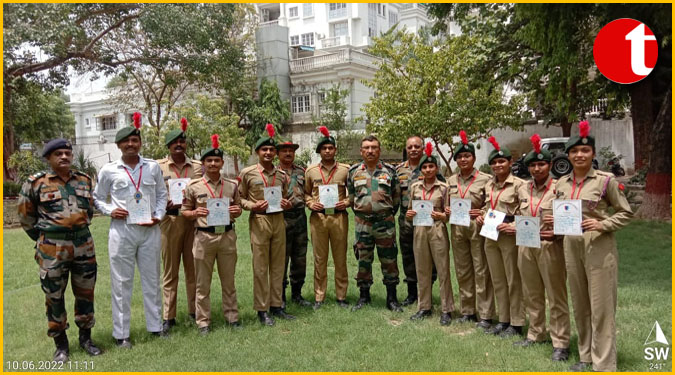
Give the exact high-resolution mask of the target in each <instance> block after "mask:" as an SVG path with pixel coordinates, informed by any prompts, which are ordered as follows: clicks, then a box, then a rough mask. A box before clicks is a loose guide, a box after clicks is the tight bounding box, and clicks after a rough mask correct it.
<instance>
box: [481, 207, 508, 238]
mask: <svg viewBox="0 0 675 375" xmlns="http://www.w3.org/2000/svg"><path fill="white" fill-rule="evenodd" d="M504 217H506V213H504V212H501V211H494V210H492V209H489V210H488V212H487V214H485V219H484V220H483V227H482V228H481V229H480V235H481V236H483V237H485V238H489V239H491V240H493V241H497V238H499V231H498V230H497V225H499V224H501V223H502V222H503V221H504Z"/></svg>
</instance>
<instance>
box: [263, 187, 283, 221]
mask: <svg viewBox="0 0 675 375" xmlns="http://www.w3.org/2000/svg"><path fill="white" fill-rule="evenodd" d="M264 194H265V200H266V201H267V210H265V212H267V213H268V214H271V213H274V212H281V211H283V210H282V209H281V198H282V197H281V186H270V187H266V188H264Z"/></svg>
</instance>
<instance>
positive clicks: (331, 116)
mask: <svg viewBox="0 0 675 375" xmlns="http://www.w3.org/2000/svg"><path fill="white" fill-rule="evenodd" d="M320 93H322V94H323V101H322V103H321V104H320V106H319V115H318V116H316V115H314V114H312V122H313V123H314V125H315V126H316V127H319V126H321V125H323V126H326V127H327V128H328V130H329V131H330V132H331V133H332V134H334V137H335V142H336V143H337V145H338V148H337V155H336V156H335V157H336V159H337V160H338V161H343V162H344V161H349V159H350V158H351V157H352V155H353V152H354V150H353V149H354V144H355V142H357V141H358V139H359V138H360V137H361V135H360V134H359V133H357V132H356V131H354V124H353V123H352V121H350V120H348V119H347V103H346V99H347V96H348V95H349V90H346V89H342V88H341V87H340V84H337V85H333V86H332V87H331V88H329V89H323V90H320Z"/></svg>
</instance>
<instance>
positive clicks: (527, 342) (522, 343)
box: [507, 327, 539, 348]
mask: <svg viewBox="0 0 675 375" xmlns="http://www.w3.org/2000/svg"><path fill="white" fill-rule="evenodd" d="M509 328H510V327H509ZM507 330H508V328H507ZM534 344H539V342H536V341H534V340H530V339H528V338H526V339H525V340H522V341H516V342H514V343H513V346H518V347H521V348H529V347H530V346H532V345H534Z"/></svg>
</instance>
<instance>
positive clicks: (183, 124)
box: [180, 117, 187, 133]
mask: <svg viewBox="0 0 675 375" xmlns="http://www.w3.org/2000/svg"><path fill="white" fill-rule="evenodd" d="M180 130H181V131H183V133H185V131H186V130H187V119H186V118H185V117H183V118H181V119H180Z"/></svg>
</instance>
